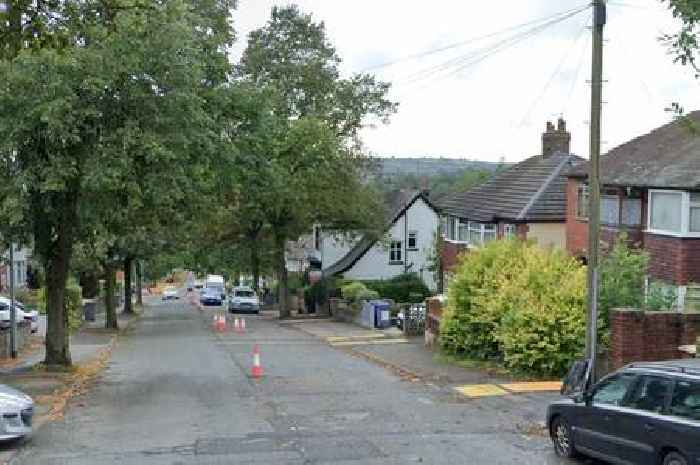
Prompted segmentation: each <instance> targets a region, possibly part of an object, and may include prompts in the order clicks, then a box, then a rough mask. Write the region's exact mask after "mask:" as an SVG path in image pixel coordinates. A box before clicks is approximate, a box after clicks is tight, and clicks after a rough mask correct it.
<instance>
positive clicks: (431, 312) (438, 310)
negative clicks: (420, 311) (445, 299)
mask: <svg viewBox="0 0 700 465" xmlns="http://www.w3.org/2000/svg"><path fill="white" fill-rule="evenodd" d="M425 304H426V307H427V315H426V316H425V345H426V347H431V348H432V347H434V346H436V345H437V344H438V339H439V337H440V318H441V317H442V306H443V303H442V299H440V298H439V297H431V298H429V299H427V300H426V301H425Z"/></svg>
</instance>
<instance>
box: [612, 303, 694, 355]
mask: <svg viewBox="0 0 700 465" xmlns="http://www.w3.org/2000/svg"><path fill="white" fill-rule="evenodd" d="M610 330H611V341H610V359H611V362H612V368H613V369H618V368H620V367H622V366H624V365H626V364H628V363H632V362H643V361H644V362H656V361H661V360H672V359H679V358H688V357H690V355H688V354H687V353H685V352H682V351H680V350H679V349H678V348H679V346H682V345H691V344H695V341H696V338H697V336H698V335H699V334H700V331H699V330H700V314H695V313H687V314H684V313H678V312H643V311H639V310H636V309H618V310H613V311H612V312H611V314H610Z"/></svg>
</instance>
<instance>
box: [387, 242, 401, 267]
mask: <svg viewBox="0 0 700 465" xmlns="http://www.w3.org/2000/svg"><path fill="white" fill-rule="evenodd" d="M402 252H403V244H402V243H401V241H391V248H390V249H389V262H390V263H397V264H400V263H402V261H401V260H402V257H401V254H402Z"/></svg>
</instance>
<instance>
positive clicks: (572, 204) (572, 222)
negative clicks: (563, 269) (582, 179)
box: [566, 178, 588, 257]
mask: <svg viewBox="0 0 700 465" xmlns="http://www.w3.org/2000/svg"><path fill="white" fill-rule="evenodd" d="M578 186H579V181H578V179H574V178H569V179H568V181H567V183H566V250H567V251H568V252H569V253H570V254H571V255H574V256H577V257H580V256H585V255H586V250H587V249H588V222H587V221H581V220H579V219H578V218H576V207H577V205H576V204H577V200H578Z"/></svg>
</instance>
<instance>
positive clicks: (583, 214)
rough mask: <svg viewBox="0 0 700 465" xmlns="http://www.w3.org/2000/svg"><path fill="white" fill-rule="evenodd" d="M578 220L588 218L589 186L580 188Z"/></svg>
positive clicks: (577, 197)
mask: <svg viewBox="0 0 700 465" xmlns="http://www.w3.org/2000/svg"><path fill="white" fill-rule="evenodd" d="M576 218H579V219H587V218H588V186H578V193H577V196H576Z"/></svg>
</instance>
